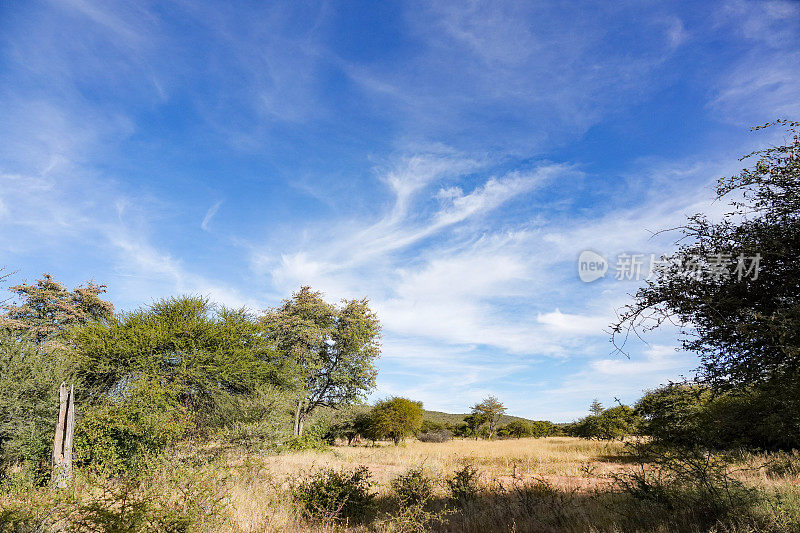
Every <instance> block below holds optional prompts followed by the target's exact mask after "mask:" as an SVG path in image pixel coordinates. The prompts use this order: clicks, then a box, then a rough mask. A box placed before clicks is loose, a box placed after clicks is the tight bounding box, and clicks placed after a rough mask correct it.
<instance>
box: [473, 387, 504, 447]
mask: <svg viewBox="0 0 800 533" xmlns="http://www.w3.org/2000/svg"><path fill="white" fill-rule="evenodd" d="M505 413H506V408H505V406H504V405H503V404H502V403H501V402H500V400H498V399H497V398H496V397H494V396H489V397H488V398H484V400H483V401H482V402H480V403H476V404H475V405H473V406H472V414H473V415H479V416H482V417H483V419H484V421H485V423H486V424H487V425H488V426H489V440H491V439H492V436H493V435H494V432H495V430H496V429H497V425H498V424H499V423H500V417H501V416H503V415H504V414H505ZM476 438H477V437H476Z"/></svg>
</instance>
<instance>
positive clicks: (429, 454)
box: [264, 437, 623, 488]
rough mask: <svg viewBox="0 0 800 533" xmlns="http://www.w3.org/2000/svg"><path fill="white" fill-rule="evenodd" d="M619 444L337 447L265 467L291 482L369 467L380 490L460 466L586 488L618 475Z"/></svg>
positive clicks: (551, 441)
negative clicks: (410, 475)
mask: <svg viewBox="0 0 800 533" xmlns="http://www.w3.org/2000/svg"><path fill="white" fill-rule="evenodd" d="M622 447H623V444H622V443H620V442H601V441H589V440H584V439H577V438H573V437H550V438H546V439H533V438H530V439H513V440H495V441H485V440H480V441H476V440H471V439H464V440H452V441H449V442H444V443H432V442H430V443H428V442H419V441H408V442H406V443H405V444H402V445H400V446H392V445H383V446H376V447H373V446H354V447H348V446H337V447H335V448H333V449H332V450H330V451H327V452H300V453H294V454H288V455H278V456H273V457H267V458H265V460H264V464H265V466H266V467H267V468H269V470H270V471H272V472H273V473H275V474H277V475H279V476H296V475H297V473H298V472H302V471H307V470H310V469H313V468H317V467H322V466H324V467H333V468H340V467H354V466H359V465H365V466H367V467H369V469H370V471H371V472H372V473H373V475H374V479H375V480H376V481H377V482H378V483H379V484H380V486H382V487H384V486H386V484H387V483H388V481H389V480H390V479H391V478H392V477H394V476H396V475H397V474H399V473H401V472H404V471H406V470H408V469H409V468H416V467H420V466H422V467H424V468H425V469H426V470H428V471H429V472H430V473H432V474H433V475H440V476H450V475H452V473H453V472H454V471H455V470H456V469H458V468H460V467H463V466H464V465H465V464H471V465H474V466H476V467H477V468H478V469H479V470H480V471H481V473H482V475H483V476H484V477H485V478H487V479H500V480H505V479H512V478H516V479H526V478H527V479H529V478H533V477H536V478H544V479H547V480H548V481H550V482H551V483H553V484H554V485H556V486H565V488H566V487H568V488H575V487H576V486H579V487H583V488H591V487H593V486H595V485H596V484H602V483H604V482H605V478H604V477H603V475H604V474H607V473H609V472H612V471H615V470H618V469H619V468H620V466H621V465H620V464H619V463H617V462H615V459H616V458H618V456H619V453H620V452H621V450H622Z"/></svg>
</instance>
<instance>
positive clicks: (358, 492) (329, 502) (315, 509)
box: [292, 466, 374, 522]
mask: <svg viewBox="0 0 800 533" xmlns="http://www.w3.org/2000/svg"><path fill="white" fill-rule="evenodd" d="M370 477H371V475H370V472H369V469H368V468H367V467H366V466H360V467H358V468H356V469H354V470H350V471H348V470H340V471H336V470H333V469H331V468H324V469H321V470H318V471H316V472H314V473H312V474H310V475H309V476H307V477H306V478H305V479H302V480H301V481H300V482H298V483H296V484H295V485H294V486H293V487H292V496H293V498H294V500H295V502H297V503H299V504H300V505H301V506H302V508H303V511H304V512H305V514H306V515H307V516H309V517H311V518H313V519H317V520H321V521H325V522H332V521H339V520H346V519H353V520H360V519H363V518H364V516H366V514H367V513H369V512H370V510H371V509H372V503H373V499H374V495H373V494H372V493H371V492H370V488H371V486H372V483H371V481H370Z"/></svg>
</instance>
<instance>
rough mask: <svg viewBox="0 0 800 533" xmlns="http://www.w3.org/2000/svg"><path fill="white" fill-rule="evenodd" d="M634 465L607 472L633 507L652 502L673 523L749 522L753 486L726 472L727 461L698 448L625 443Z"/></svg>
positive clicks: (728, 468)
mask: <svg viewBox="0 0 800 533" xmlns="http://www.w3.org/2000/svg"><path fill="white" fill-rule="evenodd" d="M628 454H629V456H630V458H631V460H632V462H633V463H634V464H635V465H636V466H635V467H634V468H632V469H629V470H627V471H625V472H622V473H618V474H613V475H612V477H613V478H614V479H615V480H616V482H617V483H618V486H619V487H620V489H621V490H622V491H623V492H624V493H626V494H628V495H629V496H631V497H632V498H633V501H634V502H635V503H636V505H637V506H640V505H642V504H650V505H654V506H655V507H657V508H660V510H661V513H664V514H666V515H669V516H671V517H672V518H673V520H674V521H676V522H680V523H684V524H695V525H697V526H700V527H703V528H704V529H705V528H710V527H712V526H716V525H718V524H721V523H723V522H726V523H730V522H736V521H742V522H744V523H749V522H751V521H752V511H753V509H754V507H755V505H756V504H757V503H758V501H759V494H758V493H757V492H756V491H755V489H751V488H748V487H745V486H744V485H743V484H742V483H741V482H740V481H738V480H737V479H735V478H733V477H732V475H731V460H730V459H729V458H728V457H726V456H723V455H719V454H714V453H712V452H710V451H708V450H703V449H700V448H674V447H671V448H663V447H660V446H654V445H650V444H636V445H631V447H630V448H629V450H628Z"/></svg>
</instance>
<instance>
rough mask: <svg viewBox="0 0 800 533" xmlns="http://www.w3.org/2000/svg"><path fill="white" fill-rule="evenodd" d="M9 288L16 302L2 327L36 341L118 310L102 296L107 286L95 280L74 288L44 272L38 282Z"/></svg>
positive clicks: (8, 307)
mask: <svg viewBox="0 0 800 533" xmlns="http://www.w3.org/2000/svg"><path fill="white" fill-rule="evenodd" d="M9 290H10V291H11V292H13V293H14V294H15V295H16V303H10V304H7V305H6V306H4V310H5V312H4V313H3V314H2V316H0V327H2V328H3V329H6V330H7V331H10V332H13V333H14V334H15V335H24V336H26V337H28V338H29V339H31V340H33V341H34V342H36V343H42V342H45V341H46V340H48V339H51V338H52V337H53V335H55V334H57V333H59V332H62V331H64V330H66V329H67V328H69V327H71V326H74V325H78V324H84V323H87V322H89V321H92V320H101V319H104V318H108V317H110V316H111V315H113V313H114V306H113V305H112V304H111V303H110V302H107V301H105V300H102V299H101V298H100V295H101V294H103V293H105V292H106V286H105V285H96V284H95V283H93V282H91V281H90V282H87V283H86V284H85V285H81V286H80V287H77V288H75V289H73V290H71V291H70V290H69V289H67V288H66V287H65V286H64V285H63V284H61V283H59V282H58V281H56V280H55V279H54V278H53V276H51V275H50V274H44V275H43V276H42V279H39V280H37V281H36V282H35V283H32V284H29V283H22V284H20V285H14V286H12V287H9Z"/></svg>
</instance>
